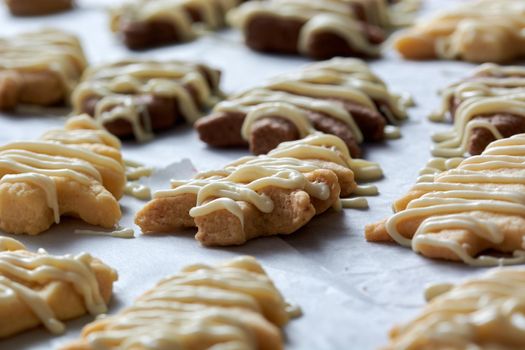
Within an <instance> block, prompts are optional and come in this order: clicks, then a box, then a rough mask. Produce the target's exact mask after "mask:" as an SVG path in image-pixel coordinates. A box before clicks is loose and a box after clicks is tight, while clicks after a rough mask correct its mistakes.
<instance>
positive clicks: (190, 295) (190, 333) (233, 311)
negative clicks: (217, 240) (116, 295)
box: [73, 257, 291, 350]
mask: <svg viewBox="0 0 525 350" xmlns="http://www.w3.org/2000/svg"><path fill="white" fill-rule="evenodd" d="M290 311H291V309H290V308H289V307H288V305H287V304H286V302H285V301H284V299H283V297H282V296H281V294H280V293H279V291H278V290H277V288H276V287H275V286H274V284H273V283H272V281H271V280H270V278H269V277H268V276H267V275H266V272H265V271H264V270H263V268H262V267H261V265H260V264H259V263H258V262H257V261H256V260H255V259H254V258H252V257H239V258H236V259H233V260H231V261H228V262H225V263H222V264H218V265H216V266H209V265H204V264H198V265H191V266H188V267H186V268H184V269H183V270H182V271H181V272H180V273H178V274H176V275H174V276H172V277H168V278H165V279H163V280H162V281H160V282H159V283H158V284H157V285H156V286H155V287H154V288H153V289H151V290H149V291H147V292H146V293H145V294H143V295H142V296H141V297H140V298H138V299H137V301H136V302H135V304H134V305H133V306H131V307H129V308H127V309H124V310H123V311H122V312H120V313H118V314H116V315H114V316H110V317H108V318H106V319H103V320H100V321H98V322H95V323H94V324H93V325H91V326H88V328H86V330H85V331H84V336H85V339H84V340H85V341H86V343H87V344H86V345H89V348H90V349H94V350H96V349H114V348H120V346H122V344H134V345H135V346H139V347H140V348H141V349H154V348H157V346H155V345H154V344H159V343H160V344H166V345H169V346H174V345H177V348H180V349H190V348H194V346H195V345H194V346H192V345H191V344H197V343H198V344H201V345H200V346H199V348H200V347H201V346H202V345H203V344H205V345H206V348H208V347H210V348H211V347H214V346H217V347H222V346H221V344H222V345H223V346H226V347H228V348H229V347H230V346H232V348H235V349H237V348H239V349H240V348H242V349H252V348H253V349H255V348H265V347H263V346H262V345H261V343H260V342H261V339H260V337H259V336H258V335H257V334H254V333H252V331H251V330H250V324H251V323H253V321H256V320H259V321H257V323H258V326H259V327H260V326H263V325H267V324H268V323H267V322H268V321H269V322H270V323H271V324H273V325H275V326H278V327H280V326H283V325H285V324H286V323H287V322H288V321H289V319H290V317H291V315H290ZM260 316H262V317H264V318H265V319H266V320H264V319H261V318H260ZM261 322H262V324H261ZM97 323H99V324H100V325H97ZM271 324H269V325H268V326H269V327H270V328H272V329H273V328H274V326H272V325H271ZM268 326H265V327H268ZM277 337H278V338H280V336H277ZM258 338H259V339H258ZM263 341H264V340H263ZM73 348H74V347H73ZM266 348H267V347H266Z"/></svg>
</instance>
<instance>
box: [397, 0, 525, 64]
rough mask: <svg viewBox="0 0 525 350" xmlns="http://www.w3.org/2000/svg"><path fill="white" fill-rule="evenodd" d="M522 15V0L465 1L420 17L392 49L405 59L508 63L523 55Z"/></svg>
mask: <svg viewBox="0 0 525 350" xmlns="http://www.w3.org/2000/svg"><path fill="white" fill-rule="evenodd" d="M524 16H525V2H524V1H522V0H477V1H467V2H465V3H462V4H461V5H459V6H457V7H456V8H454V9H452V10H449V11H443V12H441V13H439V14H437V15H435V16H434V17H430V18H427V19H422V20H421V21H420V22H419V23H418V24H417V25H416V26H415V27H413V28H411V29H409V30H407V31H406V32H405V33H402V34H401V35H400V36H399V37H398V38H397V40H396V42H395V48H396V49H397V50H398V51H399V53H400V54H401V55H402V56H403V57H405V58H407V59H417V60H425V59H435V58H440V59H460V60H465V61H470V62H478V63H484V62H499V63H503V62H509V61H512V60H516V59H519V58H521V57H524V56H525V38H524V36H523V34H522V31H523V30H524V29H525V21H523V17H524Z"/></svg>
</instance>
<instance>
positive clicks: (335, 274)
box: [0, 0, 484, 350]
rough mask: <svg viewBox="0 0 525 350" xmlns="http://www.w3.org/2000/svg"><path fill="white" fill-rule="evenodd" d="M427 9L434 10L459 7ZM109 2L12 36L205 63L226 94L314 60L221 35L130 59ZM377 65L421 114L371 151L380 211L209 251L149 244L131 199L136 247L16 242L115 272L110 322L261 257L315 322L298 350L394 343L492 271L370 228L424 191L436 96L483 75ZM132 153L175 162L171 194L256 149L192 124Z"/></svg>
mask: <svg viewBox="0 0 525 350" xmlns="http://www.w3.org/2000/svg"><path fill="white" fill-rule="evenodd" d="M423 1H424V3H425V9H424V11H426V12H428V11H429V9H430V8H434V9H436V8H443V7H445V6H447V5H450V4H451V3H457V1H438V0H433V1H431V0H426V1H425V0H423ZM107 3H110V2H109V1H108V2H104V1H84V2H81V4H80V7H79V8H78V9H77V10H75V11H73V12H70V13H64V14H60V15H55V16H48V17H43V18H24V19H15V18H12V17H10V16H9V15H8V14H7V12H6V11H3V12H0V29H1V35H9V34H12V33H16V32H20V31H27V30H34V29H38V28H41V27H45V26H48V27H49V26H53V27H59V28H64V29H67V30H70V31H72V32H74V33H77V34H78V35H79V36H80V37H81V38H82V40H83V44H84V47H85V49H86V53H87V56H88V58H89V60H90V62H92V63H100V62H106V61H111V60H115V59H120V58H125V57H129V56H138V57H146V58H159V59H170V58H177V59H188V60H198V61H203V62H206V63H209V64H211V65H214V66H216V67H218V68H220V69H221V70H222V71H223V73H224V75H223V77H224V84H223V87H224V90H225V91H226V92H236V91H239V90H241V89H244V88H247V87H252V86H256V85H257V84H258V83H260V82H261V81H263V80H264V79H267V78H269V77H271V76H274V75H275V74H278V73H282V72H289V71H292V70H296V69H298V68H299V67H300V66H301V65H303V64H305V63H307V62H308V61H307V60H306V59H303V58H297V57H288V56H271V55H263V54H258V53H254V52H251V51H249V50H248V49H247V48H245V47H244V46H243V45H242V43H241V37H240V35H239V34H238V33H236V32H234V31H224V32H221V33H216V34H212V35H210V36H206V37H203V38H201V39H199V40H197V41H195V42H192V43H188V44H182V45H176V46H172V47H167V48H162V49H157V50H151V51H146V52H142V53H138V54H137V53H131V52H129V51H128V50H127V49H126V48H125V47H123V46H122V45H121V44H120V43H119V42H118V40H117V39H116V38H115V37H114V36H113V35H112V34H111V33H110V32H109V30H108V25H107V22H108V18H107V15H106V13H105V9H104V6H106V5H105V4H107ZM111 3H112V4H114V3H115V2H111ZM371 65H372V67H373V69H374V70H375V71H376V72H377V73H378V74H379V75H380V76H381V77H383V78H384V79H385V80H386V81H387V82H388V83H389V85H390V87H391V89H392V90H395V91H399V92H403V91H406V92H409V93H411V94H412V95H413V97H414V99H415V101H416V103H417V106H416V107H415V108H413V109H411V110H410V120H409V121H408V122H407V123H405V124H404V125H403V126H402V133H403V138H401V139H399V140H394V141H388V142H385V143H384V144H374V145H366V146H365V150H366V152H365V156H366V158H367V159H370V160H373V161H378V162H379V163H381V165H382V167H383V169H384V173H385V178H384V179H383V180H381V181H379V182H378V183H377V185H378V186H379V188H380V192H381V194H380V195H379V196H377V197H372V198H370V200H369V202H370V209H369V210H344V211H343V212H334V211H331V212H328V213H326V214H323V215H321V216H320V217H317V218H315V219H314V220H312V222H310V223H309V224H308V225H306V226H305V227H304V228H303V229H301V230H300V231H298V232H296V233H294V234H292V235H290V236H288V237H272V238H263V239H256V240H253V241H250V242H249V243H247V244H246V245H244V246H242V247H230V248H213V249H210V248H203V247H201V246H199V244H198V242H197V241H195V240H194V238H193V235H194V233H195V232H194V231H193V230H188V231H186V232H179V233H177V234H173V235H155V236H147V237H144V236H141V235H140V234H139V232H140V231H139V229H138V227H136V226H135V225H134V224H133V215H134V213H135V212H136V211H137V210H138V209H139V208H140V207H141V206H142V205H143V204H144V202H142V201H139V200H136V199H133V198H129V197H125V198H124V199H123V200H122V202H121V203H122V208H123V212H124V217H123V219H122V222H121V224H122V226H126V227H133V228H134V229H135V230H136V234H137V237H136V238H135V239H119V238H112V237H98V236H85V235H75V234H73V230H74V229H75V228H79V227H82V228H85V227H87V226H86V225H84V224H81V223H80V222H78V221H74V220H64V222H63V223H62V224H60V225H59V226H56V227H53V228H52V229H51V230H49V231H48V232H45V233H44V234H41V235H39V236H36V237H29V236H20V237H17V238H19V239H20V240H21V241H22V242H23V243H24V244H26V245H27V246H28V247H29V248H30V249H37V248H38V247H43V248H45V249H46V250H48V251H49V252H50V253H53V254H67V253H78V252H81V251H88V252H90V253H92V254H93V255H95V256H97V257H99V258H101V259H102V260H104V261H105V262H106V263H108V264H109V265H111V266H113V267H114V268H116V269H117V270H118V272H119V275H120V278H119V281H118V282H117V283H116V285H115V294H114V295H115V297H114V299H113V301H112V303H111V305H110V313H115V312H117V311H118V310H119V309H120V308H122V307H124V306H126V305H130V304H131V303H132V302H133V299H134V298H135V297H137V296H138V295H139V294H141V293H142V292H143V291H145V290H146V289H148V288H150V287H152V286H153V285H154V284H155V283H156V282H157V281H158V280H159V279H160V278H162V277H165V276H167V275H170V274H174V273H176V272H177V271H178V270H179V269H180V268H181V267H182V266H184V265H186V264H190V263H196V262H203V263H213V262H215V261H218V260H223V259H229V258H232V257H234V256H236V255H239V254H249V255H253V256H256V257H257V258H258V259H259V260H260V261H261V262H262V263H263V264H264V266H265V267H266V268H267V270H268V272H269V274H270V275H271V277H272V278H273V279H274V280H275V282H276V284H277V286H278V287H279V289H280V290H281V291H282V293H283V294H284V295H285V296H286V298H287V299H288V300H289V301H290V302H293V303H296V304H299V305H300V306H301V307H302V309H303V312H304V315H303V316H302V317H301V318H299V319H296V320H293V321H292V322H290V324H289V325H288V326H287V327H286V328H285V335H286V340H287V341H286V347H287V349H293V350H299V349H304V350H316V349H336V350H337V349H341V350H343V349H358V350H367V349H376V348H377V347H379V346H380V345H382V344H385V343H386V341H387V332H388V330H389V329H390V328H391V327H392V326H393V325H394V324H396V323H399V322H403V321H406V320H408V319H410V318H411V317H413V316H414V315H416V314H417V312H418V310H419V308H420V307H421V306H422V305H423V298H422V293H423V289H424V286H425V284H427V283H430V282H442V281H455V280H458V279H461V278H465V277H470V276H473V275H475V274H478V273H480V272H482V271H484V270H482V269H473V268H469V267H466V266H463V265H461V264H456V263H446V262H440V261H432V260H429V259H424V258H422V257H420V256H418V255H416V254H414V253H413V252H412V251H410V250H408V249H405V248H402V247H400V246H397V245H393V244H371V243H367V242H366V241H365V240H364V238H363V229H364V226H365V225H366V224H367V223H371V222H375V221H377V220H379V219H382V218H384V217H386V216H387V215H389V214H390V213H391V209H390V208H391V203H392V201H393V200H394V199H395V198H396V197H398V196H400V195H402V194H403V193H404V192H405V191H406V190H408V189H409V188H410V187H411V185H413V183H414V181H415V179H416V177H417V173H418V170H419V169H420V168H421V167H422V166H423V165H424V164H425V163H426V161H427V160H428V158H429V157H430V153H429V147H430V144H431V142H430V135H431V133H432V132H435V131H437V130H440V129H443V128H444V126H440V125H436V124H431V123H430V122H428V121H427V120H426V116H427V115H428V114H429V113H430V111H432V110H433V109H434V108H436V107H437V106H438V104H439V99H438V97H437V95H436V92H437V90H438V89H439V88H442V87H444V86H445V85H447V84H448V83H450V82H452V81H454V80H456V79H458V78H460V77H462V76H465V75H467V74H468V72H469V70H470V69H471V68H472V67H473V66H472V65H470V64H466V63H460V62H406V61H402V60H401V59H399V58H397V57H396V55H395V54H394V53H391V52H389V53H388V54H387V56H386V57H385V58H384V59H382V60H377V61H373V62H371ZM47 114H48V115H39V114H36V113H35V112H34V111H33V112H31V111H25V112H24V113H20V114H19V115H16V116H14V115H5V114H3V115H0V142H1V143H5V142H8V141H13V140H16V139H31V138H35V137H38V136H39V135H40V134H42V133H43V132H44V131H46V130H48V129H50V128H56V127H60V126H61V125H62V124H63V122H64V116H65V115H66V114H67V111H60V110H59V111H52V112H49V113H47ZM53 114H58V115H62V117H56V116H53ZM123 151H124V155H125V157H126V158H128V159H132V160H135V161H140V162H143V163H145V164H146V165H148V166H154V167H157V168H159V169H160V168H165V167H166V166H167V165H168V164H170V163H173V165H172V166H170V167H168V168H167V169H164V170H163V171H162V172H161V175H162V177H163V178H164V182H165V183H164V187H168V186H169V184H168V181H167V180H168V178H169V177H170V176H181V175H182V176H188V174H189V173H191V164H190V163H189V162H188V161H187V160H186V161H183V160H184V159H191V163H192V164H193V165H194V166H195V167H196V168H197V169H198V170H205V169H213V168H218V167H221V166H222V165H224V164H225V163H227V162H229V161H231V160H233V159H236V158H237V157H239V156H242V155H246V154H247V151H246V150H217V149H210V148H208V147H206V145H205V144H203V143H202V142H200V141H199V139H198V137H197V135H196V133H195V132H194V131H193V130H192V129H191V128H190V127H188V126H186V127H184V126H183V127H179V128H177V129H176V130H173V131H170V132H166V133H163V134H162V135H159V136H158V138H157V139H155V140H154V141H153V142H150V143H147V144H134V143H126V144H125V145H124V147H123ZM181 162H182V163H181ZM157 179H158V177H157ZM155 185H156V184H155ZM92 319H93V318H92V317H91V316H86V317H83V318H81V319H78V320H74V321H72V322H68V323H67V326H68V327H67V333H66V334H64V335H62V336H53V335H51V334H50V333H48V332H47V331H45V330H44V329H38V330H34V331H29V332H25V333H23V334H21V335H18V336H15V337H13V338H11V339H9V340H5V341H0V349H1V350H21V349H32V350H36V349H55V348H56V347H57V346H59V345H60V344H63V343H64V342H67V341H68V340H70V339H72V338H75V337H77V336H78V335H79V332H80V329H81V327H82V326H83V325H85V324H86V323H87V322H89V321H91V320H92Z"/></svg>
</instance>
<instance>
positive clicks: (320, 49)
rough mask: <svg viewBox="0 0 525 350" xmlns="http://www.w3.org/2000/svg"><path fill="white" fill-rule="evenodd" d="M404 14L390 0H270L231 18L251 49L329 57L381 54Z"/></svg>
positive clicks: (235, 12)
mask: <svg viewBox="0 0 525 350" xmlns="http://www.w3.org/2000/svg"><path fill="white" fill-rule="evenodd" d="M401 2H405V1H401ZM400 8H401V5H399V4H398V6H397V9H400ZM396 12H397V13H396ZM399 12H400V11H393V10H392V7H391V6H390V5H389V2H388V1H385V0H372V1H365V0H317V1H310V0H270V1H249V2H246V3H245V4H242V5H241V6H239V7H238V8H236V9H233V10H232V11H231V12H230V13H229V14H228V19H229V22H230V23H231V24H232V25H233V26H234V27H237V28H239V29H241V30H242V31H243V33H244V36H245V41H246V44H247V45H248V46H249V47H250V48H251V49H254V50H256V51H263V52H277V53H285V54H301V55H305V56H309V57H312V58H314V59H327V58H332V57H336V56H347V57H348V56H358V57H375V56H379V54H380V44H381V43H382V42H383V41H384V40H385V37H386V32H385V30H386V29H389V28H392V27H393V26H395V23H394V22H396V19H395V18H396V17H398V16H399Z"/></svg>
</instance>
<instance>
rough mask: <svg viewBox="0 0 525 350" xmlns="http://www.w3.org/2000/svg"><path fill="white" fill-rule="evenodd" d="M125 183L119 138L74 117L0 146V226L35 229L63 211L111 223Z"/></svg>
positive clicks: (29, 231) (9, 229) (31, 231)
mask: <svg viewBox="0 0 525 350" xmlns="http://www.w3.org/2000/svg"><path fill="white" fill-rule="evenodd" d="M125 183H126V178H125V168H124V164H123V161H122V157H121V154H120V142H119V140H118V139H116V138H115V137H114V136H112V135H111V134H109V133H108V132H106V131H103V130H101V129H99V128H98V127H97V126H96V124H95V123H94V122H93V120H92V119H91V118H89V117H88V116H79V117H73V118H71V119H70V120H69V121H68V122H67V123H66V126H65V128H64V129H62V130H53V131H50V132H48V133H46V134H44V135H43V137H42V139H41V140H38V141H16V142H12V143H9V144H7V145H4V146H0V228H1V229H2V230H4V231H5V232H9V233H17V234H19V233H27V234H31V235H36V234H39V233H41V232H43V231H45V230H47V229H48V228H49V227H50V226H51V225H52V224H53V223H59V222H60V216H62V215H67V216H74V217H78V218H80V219H82V220H84V221H86V222H88V223H90V224H93V225H98V226H102V227H106V228H111V227H114V226H115V225H116V224H117V223H118V221H119V219H120V217H121V211H120V206H119V204H118V201H117V199H119V198H120V197H121V196H122V194H123V192H124V186H125Z"/></svg>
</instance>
